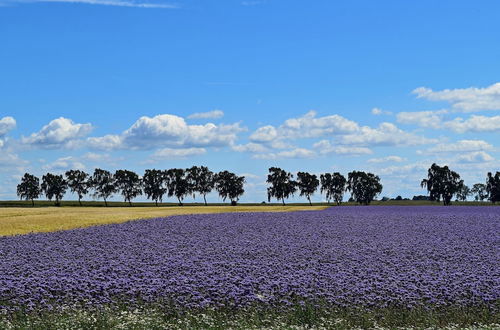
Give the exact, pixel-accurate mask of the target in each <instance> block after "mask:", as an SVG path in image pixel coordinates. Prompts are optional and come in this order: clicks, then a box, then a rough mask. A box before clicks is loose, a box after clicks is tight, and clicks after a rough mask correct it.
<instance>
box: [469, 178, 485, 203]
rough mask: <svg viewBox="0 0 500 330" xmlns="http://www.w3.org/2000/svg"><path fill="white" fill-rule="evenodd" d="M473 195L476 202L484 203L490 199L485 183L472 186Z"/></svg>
mask: <svg viewBox="0 0 500 330" xmlns="http://www.w3.org/2000/svg"><path fill="white" fill-rule="evenodd" d="M471 193H472V194H473V195H474V199H475V200H476V201H481V202H482V201H484V200H485V199H487V198H488V192H487V191H486V185H485V184H484V183H476V184H474V185H473V186H472V189H471Z"/></svg>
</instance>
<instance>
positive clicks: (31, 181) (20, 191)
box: [17, 173, 41, 206]
mask: <svg viewBox="0 0 500 330" xmlns="http://www.w3.org/2000/svg"><path fill="white" fill-rule="evenodd" d="M40 194H41V190H40V180H39V179H38V178H37V177H36V176H34V175H31V174H29V173H24V176H23V178H22V179H21V183H20V184H18V185H17V196H19V198H21V199H24V200H27V201H28V200H31V206H35V201H34V200H35V199H37V198H38V197H39V196H40Z"/></svg>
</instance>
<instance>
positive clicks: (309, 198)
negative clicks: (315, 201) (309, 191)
mask: <svg viewBox="0 0 500 330" xmlns="http://www.w3.org/2000/svg"><path fill="white" fill-rule="evenodd" d="M307 199H308V200H309V205H310V206H313V205H312V203H311V197H309V196H308V197H307Z"/></svg>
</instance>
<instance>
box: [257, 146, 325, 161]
mask: <svg viewBox="0 0 500 330" xmlns="http://www.w3.org/2000/svg"><path fill="white" fill-rule="evenodd" d="M315 156H316V153H315V152H314V151H311V150H307V149H304V148H296V149H293V150H286V151H280V152H277V153H272V152H269V153H265V154H256V155H254V156H253V158H256V159H280V158H314V157H315Z"/></svg>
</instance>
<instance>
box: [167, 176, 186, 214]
mask: <svg viewBox="0 0 500 330" xmlns="http://www.w3.org/2000/svg"><path fill="white" fill-rule="evenodd" d="M165 179H166V184H167V188H168V197H172V196H175V197H177V200H178V201H179V205H181V206H182V200H183V199H184V197H186V195H187V194H189V184H188V181H187V179H186V171H185V170H184V169H182V168H171V169H169V170H167V171H166V172H165Z"/></svg>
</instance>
